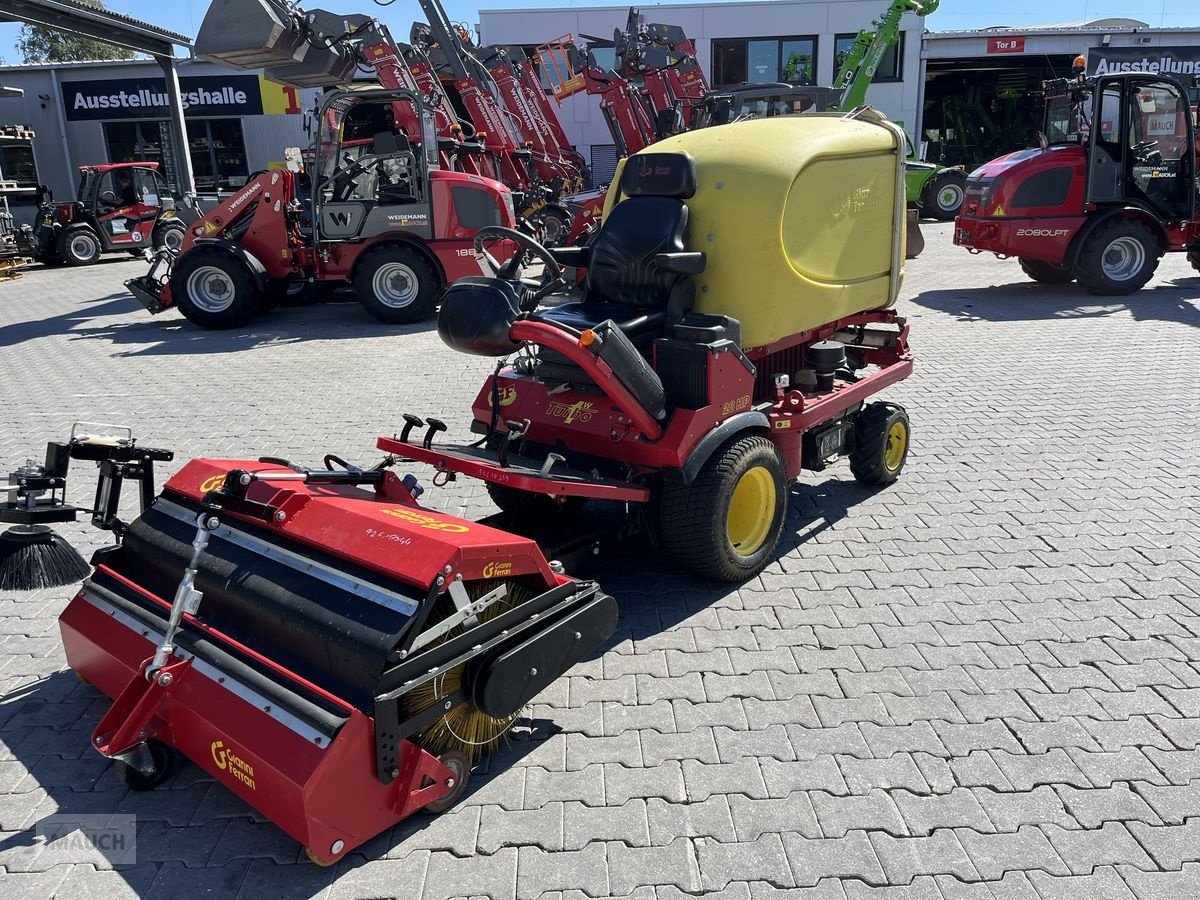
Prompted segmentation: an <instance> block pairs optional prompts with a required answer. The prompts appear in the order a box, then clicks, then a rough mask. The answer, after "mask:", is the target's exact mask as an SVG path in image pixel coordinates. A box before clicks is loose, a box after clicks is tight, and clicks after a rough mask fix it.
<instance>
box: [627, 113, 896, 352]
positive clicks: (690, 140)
mask: <svg viewBox="0 0 1200 900" xmlns="http://www.w3.org/2000/svg"><path fill="white" fill-rule="evenodd" d="M673 151H674V152H678V151H683V152H686V153H689V154H691V156H692V157H693V158H694V159H695V161H696V175H697V189H696V195H695V196H694V197H692V198H691V199H689V200H688V201H687V205H688V207H689V209H690V212H691V216H690V219H689V221H690V225H689V235H690V236H689V241H688V245H689V247H690V248H691V249H693V250H702V251H704V253H705V254H707V264H706V267H705V270H704V272H703V273H702V274H700V275H697V276H696V277H695V282H696V304H695V307H694V308H695V310H696V311H697V312H703V313H713V314H717V315H727V316H733V317H734V318H736V319H739V320H740V321H741V323H742V344H743V346H744V347H763V346H767V345H769V344H772V343H775V342H776V341H779V340H781V339H783V338H786V337H788V336H790V335H793V334H797V333H800V332H803V331H808V330H810V329H813V328H816V327H818V326H820V325H824V324H825V323H827V322H831V321H834V320H836V319H840V318H843V317H845V316H849V315H853V314H854V313H858V312H863V311H865V310H870V309H878V308H881V307H886V306H890V305H891V304H892V303H894V302H895V300H896V295H897V294H898V293H899V289H900V281H901V278H902V277H903V266H904V239H905V235H904V229H905V205H906V204H905V195H904V143H903V137H902V132H901V131H900V129H899V128H898V127H897V126H896V125H894V124H892V123H891V122H888V121H886V120H885V119H883V117H882V116H879V115H878V114H876V113H874V112H873V111H871V110H868V111H866V113H864V114H862V115H861V116H860V117H859V118H855V119H848V118H845V117H844V116H842V115H807V116H795V117H782V118H771V119H760V120H751V121H746V122H737V123H734V124H731V125H722V126H719V127H715V128H705V129H702V130H699V131H691V132H687V133H685V134H681V135H678V136H676V137H672V138H668V139H667V140H664V141H660V142H659V143H657V144H654V145H652V146H651V147H648V148H647V149H646V150H644V151H642V152H643V153H670V152H673ZM636 158H637V155H635V156H634V157H633V159H636ZM622 168H623V166H622ZM620 172H621V170H620V169H619V170H618V172H617V174H616V176H615V177H614V179H613V184H614V185H615V184H617V183H619V180H620ZM615 193H616V191H611V192H610V194H609V197H608V198H607V201H608V202H607V204H606V206H607V207H608V208H611V205H612V204H613V203H617V202H620V201H621V199H622V198H621V197H619V196H616V197H614V196H613V195H614V194H615ZM605 212H607V209H606V210H605Z"/></svg>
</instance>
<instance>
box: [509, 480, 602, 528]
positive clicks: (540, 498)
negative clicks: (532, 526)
mask: <svg viewBox="0 0 1200 900" xmlns="http://www.w3.org/2000/svg"><path fill="white" fill-rule="evenodd" d="M486 487H487V492H488V496H489V497H491V498H492V502H493V503H495V504H496V505H497V506H498V507H500V509H501V510H502V511H503V512H506V513H508V514H509V515H511V516H514V517H516V518H518V519H521V520H522V521H533V522H545V521H546V520H547V519H554V518H560V517H566V516H573V515H575V514H576V513H578V512H579V511H580V510H581V509H583V506H584V504H585V503H587V498H586V497H560V498H559V499H557V500H556V499H555V498H554V497H551V496H550V495H549V494H535V493H533V492H531V491H521V490H517V489H516V488H511V487H508V486H507V485H503V484H495V483H493V482H491V481H489V482H487V484H486Z"/></svg>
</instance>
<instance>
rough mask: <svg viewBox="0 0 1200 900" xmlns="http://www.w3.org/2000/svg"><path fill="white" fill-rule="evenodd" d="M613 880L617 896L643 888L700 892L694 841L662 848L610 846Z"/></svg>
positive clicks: (609, 856) (699, 877) (675, 842)
mask: <svg viewBox="0 0 1200 900" xmlns="http://www.w3.org/2000/svg"><path fill="white" fill-rule="evenodd" d="M608 868H609V879H610V884H611V890H612V893H613V896H616V897H624V896H626V895H629V894H632V893H633V892H634V890H635V889H636V888H637V887H639V886H641V885H671V886H673V887H676V888H678V889H679V890H681V891H686V892H688V893H691V894H694V893H697V892H698V891H699V890H700V888H701V887H702V880H701V875H700V868H699V865H698V864H697V861H696V851H695V849H694V848H693V845H692V842H691V841H689V840H688V839H687V838H684V837H680V838H678V839H676V840H674V841H672V842H671V843H670V844H666V845H664V846H661V847H648V848H637V847H626V846H625V845H624V844H619V843H614V844H609V845H608Z"/></svg>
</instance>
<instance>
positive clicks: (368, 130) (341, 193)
mask: <svg viewBox="0 0 1200 900" xmlns="http://www.w3.org/2000/svg"><path fill="white" fill-rule="evenodd" d="M317 118H318V120H319V124H318V131H317V145H316V146H317V159H316V166H315V171H314V172H312V173H311V175H310V176H309V177H308V178H307V179H304V178H301V176H300V173H299V172H298V171H293V170H290V169H289V170H276V171H270V172H260V173H258V174H257V175H255V176H254V177H253V178H251V179H250V181H249V182H248V183H247V184H246V186H245V187H243V188H242V189H241V190H239V191H238V192H237V193H236V194H234V195H233V196H232V197H230V198H228V199H227V200H225V201H224V202H222V203H220V204H219V205H218V206H216V207H214V208H213V209H211V210H210V211H209V212H208V213H207V214H206V215H205V216H203V217H202V218H201V219H200V220H199V221H197V222H195V223H194V224H193V225H192V226H191V227H190V228H189V229H188V231H187V233H186V235H185V237H184V240H183V246H182V247H181V249H180V252H179V254H178V255H175V254H171V253H160V254H159V256H158V257H157V258H156V260H155V262H154V263H153V265H152V267H151V270H150V272H149V273H148V274H147V275H144V276H142V277H140V278H135V279H132V280H131V281H128V282H126V287H128V288H129V290H130V291H131V292H132V293H133V295H134V296H135V297H137V298H138V299H139V300H140V301H141V302H142V304H143V305H144V306H145V307H146V308H147V309H148V310H149V311H150V312H152V313H157V312H161V311H162V310H164V309H166V308H168V307H171V306H175V307H177V308H178V309H179V311H180V312H181V313H183V315H185V316H186V317H187V318H188V319H189V320H191V321H192V322H194V323H195V324H197V325H200V326H202V327H205V328H235V327H239V326H241V325H244V324H245V323H246V322H248V321H249V320H250V319H251V318H252V317H253V316H254V315H255V314H256V313H258V312H259V311H261V310H264V309H268V308H270V306H272V305H273V304H274V303H277V302H278V301H279V300H280V299H281V298H282V296H284V295H285V294H286V293H287V291H288V288H289V286H290V285H292V284H295V283H324V284H335V285H336V284H348V285H349V284H352V285H353V286H354V288H355V292H356V293H357V295H358V299H359V301H360V302H361V303H362V305H363V306H364V307H365V308H366V310H367V311H368V312H369V313H370V314H371V315H373V316H374V317H375V318H377V319H379V320H380V321H383V322H391V323H404V322H416V321H419V320H421V319H424V318H427V317H429V316H431V315H432V314H433V311H434V309H435V307H436V304H437V300H438V297H439V296H440V295H441V293H442V291H443V289H444V288H445V286H446V285H447V284H448V283H449V282H451V281H453V280H454V279H456V278H459V277H461V276H463V275H467V274H470V273H472V272H476V273H477V272H478V271H479V266H478V263H477V262H476V261H475V258H474V255H473V253H472V250H471V240H472V238H473V237H474V235H475V233H476V232H477V231H478V230H479V229H480V228H482V227H483V226H485V225H503V226H506V227H515V226H516V218H515V215H514V211H513V203H512V194H511V192H510V191H509V190H508V188H506V187H505V186H504V185H503V184H500V183H499V182H497V181H491V180H489V179H485V178H481V177H479V176H473V175H468V174H465V173H462V172H448V171H445V170H443V169H440V168H438V158H437V156H438V151H437V140H436V137H435V135H434V132H433V127H432V123H431V117H430V116H428V115H426V114H425V112H424V107H423V105H422V103H421V101H420V99H419V98H418V97H417V95H415V94H413V93H411V92H409V91H404V90H390V91H389V90H371V91H353V92H344V91H343V92H331V93H328V94H326V95H325V96H324V98H323V100H322V103H321V106H320V108H319V110H318V116H317ZM405 122H423V123H425V128H424V130H423V131H422V132H421V133H420V134H416V135H413V134H410V133H409V131H407V130H406V129H405V128H404V127H403V125H404V123H405Z"/></svg>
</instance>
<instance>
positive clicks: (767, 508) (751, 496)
mask: <svg viewBox="0 0 1200 900" xmlns="http://www.w3.org/2000/svg"><path fill="white" fill-rule="evenodd" d="M774 520H775V479H774V478H772V477H771V473H770V472H769V471H767V470H766V469H765V468H763V467H762V466H755V467H754V468H753V469H750V470H749V471H748V472H746V474H744V475H743V476H742V477H741V478H740V479H739V480H738V483H737V486H736V487H735V488H734V489H733V496H732V497H731V498H730V499H729V516H728V518H727V519H726V520H725V534H726V536H727V537H728V538H729V543H731V544H732V545H733V549H735V550H736V551H737V552H738V553H740V554H741V555H742V556H750V555H751V554H753V553H755V552H757V551H758V550H759V549H760V548H761V547H762V545H763V544H764V543H765V542H766V540H767V536H768V535H769V534H770V533H771V525H772V523H773V522H774Z"/></svg>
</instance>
